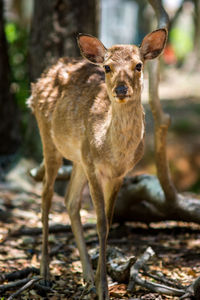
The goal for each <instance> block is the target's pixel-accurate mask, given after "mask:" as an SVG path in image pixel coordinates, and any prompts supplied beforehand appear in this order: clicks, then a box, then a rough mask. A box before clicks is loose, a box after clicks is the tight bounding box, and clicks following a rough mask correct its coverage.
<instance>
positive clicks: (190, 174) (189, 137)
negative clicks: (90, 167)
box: [0, 71, 200, 300]
mask: <svg viewBox="0 0 200 300" xmlns="http://www.w3.org/2000/svg"><path fill="white" fill-rule="evenodd" d="M176 72H178V71H176ZM176 72H173V76H171V75H170V73H169V72H168V73H166V74H163V75H162V76H163V81H162V83H161V96H162V103H163V106H164V108H165V111H167V112H169V113H170V115H171V117H172V125H171V128H170V132H169V136H168V157H169V161H170V167H171V171H172V176H173V180H174V182H175V184H176V187H177V188H178V190H180V191H186V190H191V191H193V192H196V193H200V135H199V125H200V122H199V120H200V85H199V76H198V75H196V74H194V75H193V76H189V77H188V75H187V77H186V76H185V75H184V74H182V73H180V72H179V73H176ZM177 76H178V81H177V82H178V84H177V83H175V79H176V78H177ZM190 77H191V78H190ZM177 86H178V88H177V91H176V92H173V91H175V89H176V87H177ZM192 86H193V87H195V88H192ZM167 87H168V88H167ZM169 87H170V88H169ZM146 92H147V91H146V89H145V91H144V102H146V101H145V95H146ZM145 110H146V122H147V126H146V127H147V134H146V150H145V155H144V158H143V160H142V161H141V163H140V164H139V165H138V166H137V168H136V170H135V172H136V173H142V172H148V173H151V174H155V172H156V170H155V164H154V153H153V122H152V117H151V114H150V112H149V108H148V105H147V104H145ZM34 165H35V163H34V162H32V161H31V160H26V159H20V160H19V161H18V163H17V164H15V166H14V167H13V168H11V170H9V172H8V174H7V175H6V177H5V179H6V180H2V181H1V182H0V272H1V274H0V281H1V282H0V296H1V300H4V299H8V297H9V296H10V295H11V294H13V293H14V290H11V289H9V290H8V291H2V289H1V287H2V286H1V285H5V284H7V283H8V281H3V279H2V275H3V274H5V273H10V272H14V271H16V270H21V269H24V268H26V267H30V266H33V267H36V268H39V265H40V259H41V234H34V233H32V234H31V235H30V234H29V235H25V234H22V233H21V234H19V235H18V236H16V235H15V236H14V234H13V233H14V232H16V231H18V230H20V229H22V228H33V229H34V228H39V227H41V211H40V204H41V203H40V202H41V200H40V193H41V183H35V182H34V181H33V180H32V179H31V178H30V177H29V175H28V174H27V172H28V169H30V168H32V167H33V166H34ZM57 186H58V188H59V184H58V185H57ZM59 189H60V188H59ZM86 198H87V197H86ZM81 217H82V221H83V224H88V223H90V224H95V222H96V217H95V213H94V211H93V208H92V206H91V202H90V200H89V199H88V200H86V201H85V202H84V203H83V207H82V210H81ZM50 224H51V225H52V224H54V225H55V224H63V225H67V224H70V222H69V218H68V215H67V212H66V209H65V206H64V202H63V198H62V197H61V196H59V195H58V194H56V193H55V195H54V199H53V205H52V210H51V214H50ZM85 238H86V242H87V246H88V249H94V248H96V247H98V239H97V234H96V228H95V225H94V227H90V228H86V229H85ZM49 243H50V248H51V250H53V252H52V257H51V264H50V268H51V276H52V277H51V279H52V289H53V290H54V293H48V294H45V293H44V292H43V293H42V292H41V291H37V290H35V289H29V290H28V291H25V292H23V293H22V294H21V295H20V296H19V297H18V298H17V299H26V300H28V299H36V300H37V299H51V300H57V299H80V296H81V294H82V291H83V281H82V274H81V272H82V271H81V264H80V259H79V254H78V250H77V248H76V245H75V240H74V237H73V235H72V233H71V231H70V230H66V232H65V231H63V230H62V231H60V232H57V233H51V234H50V236H49ZM108 245H110V246H111V247H118V248H120V249H121V250H122V251H123V252H124V254H125V255H127V256H132V255H134V256H136V257H138V256H140V255H141V254H142V253H143V252H144V251H145V249H146V248H147V247H148V246H151V247H152V248H153V250H154V251H155V253H156V254H155V256H154V257H153V258H152V259H151V260H150V261H149V262H148V268H149V271H151V272H156V271H157V272H158V271H161V272H162V273H164V274H165V275H166V276H168V277H169V278H172V279H174V280H176V281H177V282H179V283H180V284H181V285H189V284H191V283H192V282H193V281H194V279H195V278H197V277H198V276H200V259H199V257H200V225H197V224H194V223H189V224H188V223H183V222H173V221H168V222H161V223H151V224H150V225H149V226H147V225H145V224H139V223H126V224H113V226H112V228H111V231H110V234H109V239H108ZM30 276H32V275H30ZM109 291H110V297H111V299H116V300H117V299H132V300H133V299H135V300H136V299H148V300H150V299H152V300H153V299H157V300H162V299H174V300H176V299H179V298H178V297H173V296H165V295H158V294H156V293H152V292H150V291H147V290H145V289H144V288H141V287H140V286H137V287H136V289H135V291H134V292H133V293H128V292H127V282H126V283H120V284H118V283H117V282H113V281H112V279H111V278H109Z"/></svg>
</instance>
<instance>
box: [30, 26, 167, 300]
mask: <svg viewBox="0 0 200 300" xmlns="http://www.w3.org/2000/svg"><path fill="white" fill-rule="evenodd" d="M166 39H167V30H166V29H165V28H161V29H158V30H155V31H153V32H151V33H149V34H147V35H146V36H145V37H144V39H143V40H142V43H141V45H140V46H136V45H121V44H120V45H114V46H112V47H111V48H108V49H107V48H106V47H105V46H104V45H103V43H102V42H101V41H100V40H99V39H97V38H96V37H94V36H91V35H89V34H82V33H81V34H79V35H78V36H77V42H78V46H79V48H80V52H81V54H82V56H83V58H82V59H72V58H67V57H65V58H61V59H59V60H58V62H57V63H56V64H55V65H53V66H51V67H50V68H49V69H48V70H46V71H44V73H43V74H42V75H41V77H40V78H39V79H38V80H37V82H36V83H33V84H32V87H31V90H32V94H31V96H30V97H29V99H28V101H27V103H28V106H29V107H30V108H31V109H32V112H33V113H34V115H35V117H36V120H37V124H38V127H39V131H40V136H41V140H42V146H43V165H44V178H43V190H42V224H43V238H42V257H41V267H40V272H41V276H42V278H43V281H44V282H45V284H48V282H49V281H50V272H49V254H48V228H49V225H48V215H49V211H50V208H51V201H52V196H53V191H54V183H55V179H56V175H57V172H58V169H59V168H60V166H61V165H62V160H63V158H66V159H68V160H70V161H72V163H73V169H72V173H71V178H70V182H69V184H68V188H67V192H66V196H65V205H66V209H67V212H68V214H69V217H70V220H71V227H72V231H73V234H74V237H75V241H76V244H77V247H78V250H79V254H80V259H81V263H82V270H83V279H84V282H85V284H86V286H87V288H88V290H94V289H95V294H96V295H97V297H98V299H100V300H108V299H109V292H108V283H107V276H106V243H107V237H108V232H109V228H110V226H111V224H112V216H113V211H114V204H115V199H116V196H117V194H118V191H119V189H120V186H121V184H122V181H123V178H124V177H125V175H126V174H127V173H128V172H129V171H130V170H132V169H133V168H134V166H135V165H136V163H137V162H138V161H139V160H140V159H141V157H142V155H143V152H144V151H143V149H144V135H145V121H144V110H143V106H142V103H141V93H142V87H143V71H144V64H145V62H146V61H147V60H150V59H154V58H156V57H158V56H159V55H160V54H161V53H162V51H163V49H164V47H165V44H166ZM87 182H88V184H89V190H90V194H91V198H92V201H93V205H94V208H95V211H96V216H97V234H98V239H99V261H98V266H97V270H96V274H95V276H94V274H93V270H92V267H91V263H90V258H89V255H88V252H87V249H86V243H85V240H84V235H83V228H82V224H81V218H80V207H81V195H82V191H83V188H84V186H85V184H86V183H87ZM95 297H96V296H95Z"/></svg>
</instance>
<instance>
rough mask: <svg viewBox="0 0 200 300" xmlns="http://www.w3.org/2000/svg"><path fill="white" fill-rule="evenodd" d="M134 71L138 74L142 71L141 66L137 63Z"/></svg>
mask: <svg viewBox="0 0 200 300" xmlns="http://www.w3.org/2000/svg"><path fill="white" fill-rule="evenodd" d="M135 70H137V71H138V72H140V71H141V70H142V64H141V63H138V64H137V65H136V66H135Z"/></svg>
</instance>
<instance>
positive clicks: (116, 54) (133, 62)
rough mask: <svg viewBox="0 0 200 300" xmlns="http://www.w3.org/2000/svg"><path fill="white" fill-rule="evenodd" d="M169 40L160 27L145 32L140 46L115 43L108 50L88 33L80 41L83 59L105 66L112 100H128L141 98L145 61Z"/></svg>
mask: <svg viewBox="0 0 200 300" xmlns="http://www.w3.org/2000/svg"><path fill="white" fill-rule="evenodd" d="M166 39H167V31H166V30H165V29H158V30H156V31H153V32H152V33H150V34H148V35H146V36H145V37H144V39H143V41H142V43H141V46H140V47H137V46H135V45H115V46H112V47H111V48H109V49H106V48H105V46H104V45H103V44H102V42H101V41H99V40H98V39H97V38H95V37H93V36H91V35H87V34H80V35H79V36H78V44H79V47H80V50H81V53H82V55H83V57H84V58H86V59H87V60H89V61H90V62H91V63H93V64H97V65H100V66H102V67H103V68H104V70H105V81H106V86H107V91H108V94H109V97H110V99H111V101H115V102H118V103H126V102H128V101H134V100H137V99H138V97H140V94H141V89H142V82H143V66H144V62H145V61H146V60H148V59H153V58H156V57H158V56H159V55H160V54H161V52H162V50H163V49H164V47H165V43H166Z"/></svg>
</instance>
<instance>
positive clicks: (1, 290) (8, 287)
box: [0, 278, 30, 294]
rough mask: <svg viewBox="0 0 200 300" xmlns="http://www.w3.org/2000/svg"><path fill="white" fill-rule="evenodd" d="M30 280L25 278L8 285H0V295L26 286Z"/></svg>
mask: <svg viewBox="0 0 200 300" xmlns="http://www.w3.org/2000/svg"><path fill="white" fill-rule="evenodd" d="M29 280H30V279H28V278H25V279H20V280H17V281H14V282H11V283H8V284H2V285H0V294H2V293H4V292H6V291H9V290H15V289H16V288H18V287H20V286H22V285H24V284H26V283H27V282H28V281H29Z"/></svg>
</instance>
